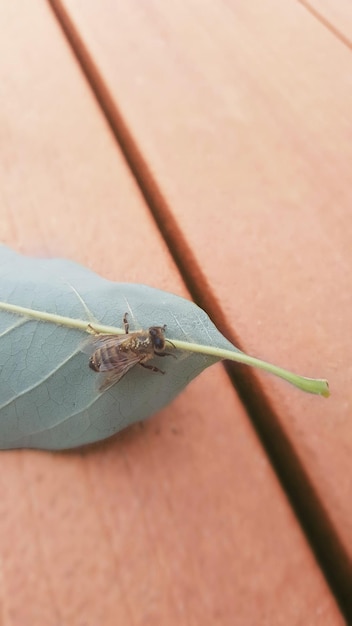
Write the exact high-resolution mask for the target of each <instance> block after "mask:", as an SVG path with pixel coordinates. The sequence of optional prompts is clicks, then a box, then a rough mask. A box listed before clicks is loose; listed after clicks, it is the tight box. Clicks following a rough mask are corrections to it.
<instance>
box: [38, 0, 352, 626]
mask: <svg viewBox="0 0 352 626" xmlns="http://www.w3.org/2000/svg"><path fill="white" fill-rule="evenodd" d="M48 3H49V5H50V6H51V7H52V9H53V12H54V14H55V16H56V18H57V19H58V21H59V24H60V26H61V28H62V30H63V32H64V34H65V37H66V38H67V40H68V42H69V44H70V45H71V48H72V51H73V54H74V55H75V57H76V60H77V62H78V63H79V65H80V66H81V69H82V72H83V74H84V76H85V77H86V80H87V82H88V84H89V86H90V88H91V90H92V91H93V94H94V96H95V98H96V100H97V102H98V104H99V106H100V107H101V109H102V112H103V114H104V116H105V119H106V121H107V123H108V124H109V126H110V129H111V131H112V133H113V135H114V137H115V139H116V141H117V143H118V144H119V146H120V148H121V151H122V152H123V155H124V158H125V160H126V162H127V164H128V166H129V168H130V170H131V173H132V175H133V176H134V178H135V180H136V183H137V185H138V187H139V189H140V191H141V194H142V195H143V197H144V199H145V202H146V204H147V205H148V207H149V209H150V211H151V214H152V215H153V218H154V220H155V222H156V225H157V227H158V229H159V231H160V233H161V235H162V237H163V239H164V241H165V242H166V244H167V246H168V248H169V251H170V254H171V255H172V257H173V259H174V261H175V263H176V265H177V267H178V269H179V272H180V274H181V276H182V279H183V281H184V283H185V285H186V287H187V289H188V291H189V293H190V294H191V296H192V298H193V300H194V301H195V302H196V303H197V304H198V305H199V306H200V307H202V308H203V309H205V310H207V312H208V314H209V315H210V317H211V318H212V319H213V320H214V321H216V325H217V327H218V328H219V330H220V331H221V332H222V333H223V334H224V336H225V337H227V338H228V339H229V340H230V341H231V342H232V343H234V344H235V345H237V346H238V347H239V348H240V349H241V350H243V347H242V346H241V343H240V341H239V340H238V338H237V337H236V335H235V334H234V332H233V329H232V328H230V327H229V325H228V323H227V321H226V319H225V317H224V315H223V313H222V310H221V305H220V304H219V303H218V302H217V299H216V297H215V296H214V294H213V293H212V290H211V287H210V285H209V283H208V281H207V279H206V277H205V276H204V274H203V273H202V270H201V268H200V267H199V264H198V262H197V259H196V257H195V256H194V254H193V252H192V250H191V248H190V247H189V246H188V244H187V242H186V240H185V238H184V236H183V233H182V231H181V230H180V228H179V226H178V224H177V222H176V220H175V219H174V217H173V215H172V212H171V211H170V208H169V206H168V203H167V201H166V199H165V197H164V195H163V194H162V192H161V190H160V188H159V186H158V184H157V182H156V181H155V179H154V177H153V175H152V173H151V171H150V169H149V167H148V165H147V163H146V161H145V159H144V157H143V155H142V154H141V152H140V150H139V148H138V146H137V142H136V141H135V139H134V137H133V135H132V134H131V132H130V131H129V129H128V127H127V125H126V124H125V121H124V119H123V117H122V115H121V113H120V111H119V110H118V108H117V105H116V103H115V102H114V100H113V98H112V96H111V94H110V92H109V90H108V88H107V86H106V85H105V83H104V81H103V79H102V77H101V75H100V73H99V71H98V68H97V66H96V65H95V63H94V61H93V59H92V58H91V57H90V55H89V53H88V51H87V49H86V47H85V45H84V42H83V41H82V40H81V38H80V36H79V34H78V32H77V30H76V29H75V27H74V25H73V24H72V22H71V20H70V16H69V15H68V14H67V13H66V11H65V9H64V7H63V6H62V4H61V2H60V0H48ZM225 367H226V370H227V372H228V374H229V376H230V378H231V380H232V382H233V385H234V387H235V389H236V390H237V392H238V395H239V397H240V399H241V401H242V403H243V405H244V406H245V408H246V410H247V412H248V415H249V417H250V419H251V422H252V424H253V426H254V428H255V430H256V432H257V434H258V436H259V438H260V441H261V442H262V444H263V446H264V448H265V450H266V452H267V454H268V456H269V458H270V461H271V463H272V465H273V467H274V469H275V472H276V474H277V476H278V479H279V481H280V483H281V485H282V487H283V489H284V491H285V492H286V495H287V497H288V499H289V501H290V503H291V505H292V507H293V509H294V511H295V514H296V516H297V518H298V520H299V522H300V524H301V526H302V528H303V530H304V532H305V534H306V537H307V538H308V541H309V543H310V546H311V548H312V550H313V552H314V554H315V556H316V558H317V561H318V562H319V564H320V566H321V568H322V570H323V573H324V574H325V577H326V580H327V582H328V584H329V585H330V588H331V590H332V592H333V594H334V595H335V598H336V600H337V602H338V604H339V606H340V609H341V611H342V612H343V613H344V615H345V617H346V619H347V620H348V621H349V623H351V624H352V592H351V589H352V562H351V560H350V559H349V557H348V555H347V554H346V551H345V550H344V546H343V544H342V542H341V541H340V539H339V537H338V534H337V533H336V530H335V528H334V525H333V523H332V521H331V519H330V518H329V515H328V513H327V511H326V510H325V508H324V506H323V504H322V502H321V500H320V499H319V497H318V495H317V493H316V491H315V489H314V487H313V485H312V482H311V481H310V479H309V476H308V475H307V473H306V471H305V469H304V467H303V466H302V464H301V462H300V459H299V457H298V455H297V453H296V451H295V450H294V447H293V445H292V443H291V441H290V440H289V438H288V436H287V434H286V433H285V431H284V429H283V427H282V426H281V423H280V419H279V416H278V415H277V414H276V412H275V410H274V409H273V407H272V406H271V405H270V402H269V400H268V398H267V396H266V394H265V392H264V390H263V387H262V385H261V383H260V381H259V379H258V377H257V375H256V374H255V372H254V370H253V369H251V368H249V367H246V366H244V365H239V364H234V363H229V364H226V366H225ZM258 522H259V520H258Z"/></svg>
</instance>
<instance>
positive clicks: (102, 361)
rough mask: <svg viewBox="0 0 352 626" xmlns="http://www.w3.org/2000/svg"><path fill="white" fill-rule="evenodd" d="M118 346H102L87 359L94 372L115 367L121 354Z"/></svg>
mask: <svg viewBox="0 0 352 626" xmlns="http://www.w3.org/2000/svg"><path fill="white" fill-rule="evenodd" d="M119 354H120V346H102V347H101V348H98V349H97V350H96V351H95V352H94V354H92V356H91V357H90V359H89V367H90V368H91V369H92V370H94V371H95V372H100V371H101V370H104V371H108V370H113V369H115V367H116V365H117V363H118V362H119V359H120V358H121V356H119Z"/></svg>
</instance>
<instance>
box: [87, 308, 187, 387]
mask: <svg viewBox="0 0 352 626" xmlns="http://www.w3.org/2000/svg"><path fill="white" fill-rule="evenodd" d="M123 323H124V327H125V334H124V335H97V336H96V337H95V338H94V339H93V340H92V341H91V342H90V345H89V350H87V349H85V350H84V351H85V352H87V351H89V352H90V353H91V357H90V359H89V367H90V368H91V369H92V370H94V372H100V373H103V374H104V376H103V377H102V382H101V384H100V386H99V391H105V390H106V389H108V387H111V385H114V384H115V383H117V382H118V381H119V380H121V378H122V377H123V376H125V374H127V372H128V371H129V370H130V369H132V367H134V366H135V365H141V366H142V367H145V368H146V369H148V370H151V371H152V372H159V373H160V374H165V372H164V371H163V370H161V369H159V367H156V366H155V365H150V364H149V363H148V361H150V360H151V359H152V358H153V357H154V356H155V355H156V356H172V357H174V358H176V356H175V355H174V354H171V353H170V352H165V347H166V341H168V343H170V344H171V345H172V346H173V347H175V346H174V345H173V343H172V342H171V341H169V340H166V339H165V330H166V324H164V326H151V327H150V328H148V330H140V331H137V332H132V333H130V332H129V323H128V321H127V313H125V315H124V317H123ZM92 349H93V352H92Z"/></svg>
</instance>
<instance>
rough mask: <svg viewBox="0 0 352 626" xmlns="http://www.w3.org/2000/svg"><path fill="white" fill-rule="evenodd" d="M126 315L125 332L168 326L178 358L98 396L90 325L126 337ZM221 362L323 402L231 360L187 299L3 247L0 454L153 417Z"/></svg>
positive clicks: (232, 354)
mask: <svg viewBox="0 0 352 626" xmlns="http://www.w3.org/2000/svg"><path fill="white" fill-rule="evenodd" d="M126 311H127V312H128V313H129V321H130V330H131V331H133V330H139V329H143V328H149V327H150V326H159V325H160V326H161V325H163V324H166V325H167V333H166V334H167V337H168V338H169V339H171V340H172V342H173V343H174V344H175V346H176V348H177V350H176V352H175V354H176V355H177V358H176V359H173V358H164V359H163V360H162V369H163V370H165V372H166V373H165V375H164V376H162V375H160V374H158V373H153V372H150V371H148V370H145V369H143V368H142V367H139V366H136V367H134V368H133V370H131V371H130V372H128V374H127V375H126V376H125V377H124V378H123V379H122V380H121V381H120V382H119V383H117V384H116V385H114V386H113V387H110V388H109V389H108V390H106V391H105V392H104V393H100V392H99V391H98V388H97V384H96V383H97V374H96V373H95V372H94V371H92V370H91V369H90V368H89V367H88V358H87V355H86V354H84V353H83V352H82V344H83V342H84V341H85V340H87V338H88V337H89V335H88V334H87V331H88V330H89V328H88V325H89V324H91V325H92V326H93V327H94V329H95V330H96V331H98V332H113V333H121V332H124V331H123V329H122V318H123V315H124V313H125V312H126ZM111 327H113V328H111ZM221 358H232V359H233V360H237V361H241V362H244V363H248V364H253V365H257V366H258V367H261V368H262V369H267V370H268V371H272V372H273V373H276V374H277V375H279V376H281V377H283V378H286V379H287V380H289V382H292V383H293V384H296V385H297V386H300V387H301V388H305V389H306V390H308V391H311V392H313V393H321V394H322V395H327V387H326V383H325V382H324V381H311V380H310V379H303V378H301V377H298V376H295V375H293V374H290V373H288V372H285V371H284V370H281V369H280V368H276V367H275V366H272V365H269V364H266V363H263V362H261V361H257V360H256V359H251V357H248V356H247V355H245V354H243V353H242V352H240V351H238V350H237V349H236V348H235V347H234V346H232V344H231V343H229V342H228V341H227V340H226V339H225V338H224V337H223V336H222V335H221V334H220V333H219V331H218V330H217V329H216V327H215V326H214V325H213V324H212V322H211V321H210V320H209V318H208V316H207V315H206V313H205V312H204V311H202V310H201V309H200V308H199V307H197V306H196V305H195V304H194V303H192V302H190V301H188V300H185V299H183V298H180V297H178V296H175V295H172V294H170V293H166V292H164V291H160V290H157V289H152V288H150V287H146V286H144V285H133V284H118V283H113V282H110V281H108V280H104V279H103V278H101V277H100V276H98V275H96V274H94V273H93V272H91V271H90V270H88V269H87V268H84V267H82V266H80V265H78V264H76V263H73V262H70V261H67V260H60V259H50V260H43V259H34V258H28V257H24V256H21V255H19V254H17V253H15V252H13V251H12V250H9V249H8V248H6V247H0V448H2V449H5V448H21V447H28V448H45V449H51V450H54V449H55V450H57V449H63V448H71V447H75V446H80V445H83V444H86V443H90V442H93V441H98V440H100V439H104V438H106V437H109V436H111V435H113V434H114V433H116V432H118V431H119V430H121V429H122V428H124V427H126V426H128V425H129V424H132V423H133V422H136V421H138V420H142V419H144V418H146V417H148V416H149V415H151V414H153V413H155V412H156V411H158V410H159V409H160V408H161V407H163V406H164V405H165V404H167V403H168V402H170V400H172V398H174V397H175V396H176V395H177V394H178V393H179V392H180V391H181V390H182V389H183V388H184V387H185V386H186V385H187V384H188V383H189V382H190V381H191V380H192V379H193V378H194V377H195V376H197V375H198V374H199V373H200V372H202V370H204V369H205V368H206V367H209V365H212V364H213V363H214V362H215V361H217V360H219V359H221ZM158 360H159V361H160V357H159V359H158V357H155V364H158V365H160V363H158ZM290 377H291V379H290Z"/></svg>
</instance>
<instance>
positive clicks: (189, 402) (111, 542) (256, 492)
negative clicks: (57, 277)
mask: <svg viewBox="0 0 352 626" xmlns="http://www.w3.org/2000/svg"><path fill="white" fill-rule="evenodd" d="M1 17H2V19H1V20H0V28H1V29H2V32H1V37H0V42H1V44H0V45H1V52H2V54H1V55H0V67H1V75H2V89H3V97H2V98H1V100H0V112H1V119H2V121H3V125H2V133H3V141H2V142H1V144H0V159H1V165H2V167H0V189H1V194H2V203H1V206H2V209H1V228H2V239H3V241H5V242H6V243H9V244H11V245H13V246H14V247H16V248H18V249H21V250H22V251H27V252H36V253H42V254H49V255H51V254H60V255H63V256H70V257H71V258H74V259H76V260H79V261H83V262H86V263H87V264H89V265H90V266H91V267H93V268H94V269H96V270H98V271H100V272H101V273H102V274H104V275H106V276H109V277H111V278H115V279H123V280H127V281H141V282H148V283H149V284H157V285H161V286H164V287H168V288H169V289H171V290H172V291H174V292H177V293H181V294H184V287H183V285H182V283H181V281H180V278H179V275H178V273H177V271H176V269H175V266H174V264H173V262H172V260H171V257H170V255H169V254H168V251H167V250H166V247H165V244H164V243H163V241H162V239H161V237H160V235H159V233H158V231H157V229H156V228H155V225H154V222H153V221H152V219H151V218H150V216H149V213H148V210H147V208H146V206H145V204H144V202H143V199H142V197H141V195H140V193H139V191H138V188H137V187H136V184H135V181H134V179H133V177H132V176H131V174H130V172H129V171H128V168H127V167H126V164H125V162H124V159H123V157H122V155H121V153H120V152H119V150H118V148H117V147H116V145H115V143H114V140H113V137H112V134H111V132H110V129H109V127H108V126H107V124H106V123H105V121H104V119H103V117H102V116H101V114H100V111H99V108H98V107H97V104H96V102H95V100H94V98H93V96H92V94H91V92H90V90H89V88H88V86H87V84H86V82H85V80H84V79H83V77H82V75H81V73H80V70H79V68H78V66H77V64H76V63H75V62H74V58H73V57H72V55H71V53H70V50H69V48H68V47H67V45H66V42H65V41H64V39H63V37H62V34H61V32H60V29H59V28H58V27H57V24H55V22H54V19H53V16H52V14H51V12H50V11H49V10H48V7H47V6H46V4H45V3H30V4H28V5H25V4H23V3H22V2H21V1H20V0H14V1H13V2H11V3H7V4H3V5H2V7H1ZM131 232H132V234H133V241H132V243H133V245H131V237H130V233H131ZM1 461H2V464H1V479H0V558H1V588H0V589H1V591H0V593H1V607H2V624H4V626H10V624H11V626H26V625H27V624H28V625H32V624H38V625H40V624H43V625H44V624H45V626H50V625H51V624H53V625H54V624H58V623H60V624H67V625H68V624H75V625H76V624H77V625H78V624H85V625H86V626H90V625H92V626H93V625H94V626H96V625H97V624H104V626H109V625H110V624H111V625H114V626H115V625H116V624H135V625H138V624H140V625H142V624H143V626H144V625H145V624H153V625H154V624H168V625H170V626H172V624H180V623H182V624H189V625H190V626H191V625H195V624H202V625H207V624H214V623H219V624H222V625H225V624H229V625H230V624H231V626H232V625H233V623H234V615H236V620H237V623H238V624H243V623H246V624H253V625H254V624H258V623H262V624H265V623H268V624H269V623H270V624H271V625H274V626H275V624H277V625H279V624H285V625H291V624H297V625H298V624H302V623H309V624H317V625H318V624H321V623H322V621H323V622H324V623H325V624H328V625H330V624H331V625H335V624H342V623H343V620H342V618H341V615H340V613H339V611H338V609H337V607H336V604H335V600H334V599H333V597H332V595H331V593H330V591H329V589H328V588H327V585H326V583H325V581H324V579H323V577H322V574H321V571H320V570H319V568H318V566H317V564H316V562H315V560H314V558H313V556H312V553H311V551H310V548H309V546H308V545H307V542H306V540H305V537H304V535H303V534H302V531H301V529H300V527H299V525H298V524H297V521H296V519H295V517H294V515H293V513H292V510H291V508H290V506H289V504H288V502H287V500H286V497H285V495H284V493H283V491H282V489H281V487H280V485H279V483H278V481H277V479H276V477H275V474H274V473H273V471H272V468H271V466H270V464H269V462H268V460H267V458H266V456H265V454H264V453H263V450H262V448H261V446H260V444H259V442H258V440H257V437H256V435H255V434H254V431H253V429H252V427H251V426H250V424H249V421H248V419H247V416H246V413H245V411H244V409H243V407H242V405H241V404H240V402H239V400H238V398H237V396H236V394H235V393H234V391H233V388H232V386H231V384H230V382H229V380H228V378H227V376H226V375H225V373H224V371H223V368H222V367H221V365H218V366H217V367H214V368H213V369H212V370H209V371H208V372H207V373H205V374H204V376H202V377H201V378H199V379H198V380H197V381H194V383H193V384H192V385H191V386H190V387H189V388H188V390H187V391H186V392H185V394H184V395H182V396H181V397H180V398H179V399H177V400H176V401H175V402H174V403H173V404H172V405H171V406H170V407H169V408H167V409H165V411H163V412H162V413H161V414H160V415H158V416H156V417H155V418H154V419H151V420H150V421H149V422H148V423H146V425H145V427H144V428H141V427H140V426H136V427H134V428H133V429H130V430H129V431H127V432H125V433H123V434H122V435H121V436H120V437H119V438H116V439H114V440H113V441H109V442H107V443H106V444H105V445H100V446H97V447H94V448H91V449H87V450H84V451H78V452H71V453H67V454H50V453H40V452H33V451H20V452H17V451H12V452H8V453H2V457H1Z"/></svg>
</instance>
